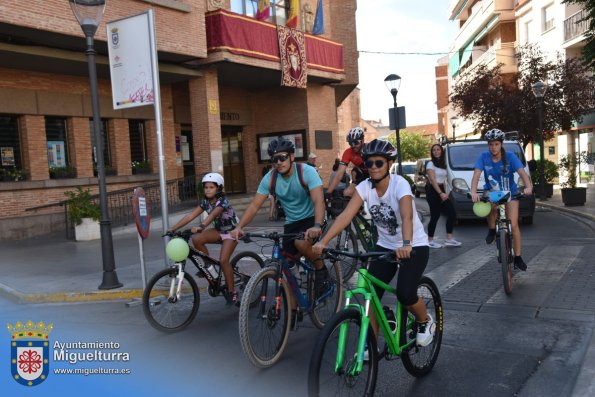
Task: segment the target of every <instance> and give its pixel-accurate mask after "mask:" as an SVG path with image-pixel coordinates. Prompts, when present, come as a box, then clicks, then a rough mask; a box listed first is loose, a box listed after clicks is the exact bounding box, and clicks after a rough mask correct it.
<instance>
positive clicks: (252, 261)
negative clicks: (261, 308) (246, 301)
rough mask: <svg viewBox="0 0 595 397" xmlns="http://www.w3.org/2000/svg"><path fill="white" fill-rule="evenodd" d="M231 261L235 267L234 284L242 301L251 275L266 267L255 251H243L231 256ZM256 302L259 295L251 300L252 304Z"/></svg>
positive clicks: (233, 267)
mask: <svg viewBox="0 0 595 397" xmlns="http://www.w3.org/2000/svg"><path fill="white" fill-rule="evenodd" d="M230 263H231V267H232V269H233V285H234V287H235V289H236V291H238V294H239V299H240V301H241V299H242V294H243V293H244V291H245V289H246V285H247V284H248V282H249V281H250V276H251V275H252V274H254V273H256V272H257V271H258V270H260V269H262V268H263V267H264V260H263V259H262V258H261V257H260V255H258V254H257V253H255V252H250V251H243V252H240V253H239V254H237V255H235V256H234V257H233V258H231V261H230ZM256 302H258V298H257V297H256V298H255V299H254V300H253V301H252V302H250V306H252V305H255V304H256Z"/></svg>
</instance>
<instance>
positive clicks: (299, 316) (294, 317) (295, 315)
mask: <svg viewBox="0 0 595 397" xmlns="http://www.w3.org/2000/svg"><path fill="white" fill-rule="evenodd" d="M302 321H304V313H302V311H301V310H297V309H295V310H292V311H291V329H293V330H296V329H297V325H298V323H301V322H302Z"/></svg>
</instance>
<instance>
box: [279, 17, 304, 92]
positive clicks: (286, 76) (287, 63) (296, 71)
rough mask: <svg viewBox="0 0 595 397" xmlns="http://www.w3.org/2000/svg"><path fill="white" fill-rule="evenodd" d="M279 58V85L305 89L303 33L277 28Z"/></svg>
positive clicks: (281, 27)
mask: <svg viewBox="0 0 595 397" xmlns="http://www.w3.org/2000/svg"><path fill="white" fill-rule="evenodd" d="M277 36H278V38H279V53H280V54H279V55H280V58H281V85H282V86H286V87H297V88H307V82H308V64H307V62H306V46H305V37H304V32H300V31H298V30H295V29H290V28H287V27H285V26H281V25H279V26H277Z"/></svg>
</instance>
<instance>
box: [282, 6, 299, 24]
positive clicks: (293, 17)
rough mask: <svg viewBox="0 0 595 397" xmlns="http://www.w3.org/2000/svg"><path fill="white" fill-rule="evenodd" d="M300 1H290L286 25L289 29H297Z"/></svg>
mask: <svg viewBox="0 0 595 397" xmlns="http://www.w3.org/2000/svg"><path fill="white" fill-rule="evenodd" d="M299 7H300V5H299V1H298V0H289V15H288V16H287V23H286V24H285V25H286V26H287V27H289V28H293V29H296V28H297V26H298V15H299Z"/></svg>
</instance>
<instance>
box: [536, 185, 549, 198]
mask: <svg viewBox="0 0 595 397" xmlns="http://www.w3.org/2000/svg"><path fill="white" fill-rule="evenodd" d="M540 189H541V187H540V186H539V184H536V185H534V186H533V192H534V193H535V195H536V196H537V197H539V193H541V190H540ZM553 195H554V184H553V183H546V184H545V197H547V198H551V197H552V196H553Z"/></svg>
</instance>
